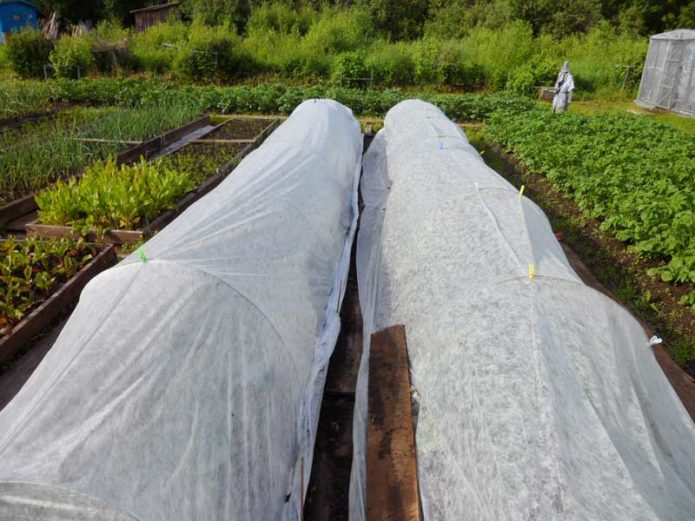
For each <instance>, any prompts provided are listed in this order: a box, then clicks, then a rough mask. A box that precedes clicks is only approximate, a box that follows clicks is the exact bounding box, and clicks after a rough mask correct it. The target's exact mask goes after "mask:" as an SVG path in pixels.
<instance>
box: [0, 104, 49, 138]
mask: <svg viewBox="0 0 695 521" xmlns="http://www.w3.org/2000/svg"><path fill="white" fill-rule="evenodd" d="M60 110H62V108H53V109H49V110H42V111H38V112H31V113H29V114H25V115H24V116H14V117H11V118H3V119H0V133H2V132H5V131H6V130H11V129H14V128H18V127H21V126H22V125H24V124H26V123H33V122H34V121H37V120H39V119H43V118H47V117H50V116H53V115H55V114H57V113H58V112H59V111H60Z"/></svg>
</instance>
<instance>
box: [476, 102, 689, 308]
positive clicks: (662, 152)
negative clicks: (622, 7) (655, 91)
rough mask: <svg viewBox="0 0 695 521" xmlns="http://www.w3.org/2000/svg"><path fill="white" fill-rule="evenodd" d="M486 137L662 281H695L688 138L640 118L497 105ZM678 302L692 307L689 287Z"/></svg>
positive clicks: (659, 124) (687, 284)
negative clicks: (650, 264) (547, 181)
mask: <svg viewBox="0 0 695 521" xmlns="http://www.w3.org/2000/svg"><path fill="white" fill-rule="evenodd" d="M486 133H487V135H488V136H489V137H490V138H491V139H492V140H493V141H496V142H498V143H501V144H503V145H504V146H505V147H506V148H507V149H508V150H509V151H511V152H512V153H513V154H514V155H515V156H516V158H517V159H519V160H520V161H521V162H522V163H523V164H524V165H525V166H526V167H528V169H529V170H530V171H532V172H536V173H539V174H542V175H545V176H546V177H548V178H549V179H550V180H551V181H552V182H553V183H554V184H555V185H556V186H557V187H558V188H559V189H560V190H561V191H563V192H564V193H565V194H567V195H568V196H569V197H570V198H571V199H573V200H574V201H575V202H576V203H577V205H578V206H579V207H580V208H581V209H582V211H584V212H585V214H586V215H587V216H589V217H592V218H596V219H598V220H600V221H601V223H602V224H601V227H602V229H603V230H604V231H606V232H608V233H610V234H612V235H613V236H614V237H616V238H617V239H619V240H620V241H624V242H626V243H628V244H629V245H630V247H631V249H632V250H633V251H635V252H638V253H639V254H640V255H642V256H644V257H646V258H648V259H651V260H653V261H655V262H656V263H658V266H657V267H654V268H652V269H650V270H649V272H650V275H658V276H660V277H661V278H662V280H664V281H667V282H671V283H674V284H685V285H686V286H685V287H686V288H688V287H689V288H693V286H692V284H693V283H695V185H694V184H693V172H695V136H693V135H692V134H687V133H684V132H681V131H679V130H676V129H674V128H672V127H670V126H667V125H664V124H661V123H658V122H656V121H653V120H651V119H649V118H646V117H638V116H633V115H630V114H601V115H591V116H582V115H576V114H565V115H563V116H562V117H557V116H556V115H553V114H550V113H548V112H544V111H539V110H533V111H529V112H509V111H499V112H497V113H495V114H493V115H492V117H491V118H490V119H489V121H488V125H487V128H486ZM681 302H682V303H683V304H688V305H693V306H695V290H692V291H687V292H684V294H683V296H682V299H681Z"/></svg>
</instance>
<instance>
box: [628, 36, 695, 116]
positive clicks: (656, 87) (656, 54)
mask: <svg viewBox="0 0 695 521" xmlns="http://www.w3.org/2000/svg"><path fill="white" fill-rule="evenodd" d="M636 102H637V104H638V105H640V106H642V107H645V108H650V109H652V108H656V107H658V108H662V109H667V110H672V111H674V112H678V113H681V114H685V115H688V116H695V30H694V29H678V30H676V31H670V32H667V33H662V34H657V35H654V36H652V37H651V40H650V42H649V52H648V54H647V61H646V63H645V64H644V72H643V73H642V81H641V83H640V89H639V95H638V96H637V100H636Z"/></svg>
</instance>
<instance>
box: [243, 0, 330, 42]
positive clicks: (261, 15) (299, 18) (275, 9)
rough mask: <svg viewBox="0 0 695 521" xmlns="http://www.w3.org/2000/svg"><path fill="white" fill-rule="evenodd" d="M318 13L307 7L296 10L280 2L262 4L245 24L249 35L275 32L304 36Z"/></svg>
mask: <svg viewBox="0 0 695 521" xmlns="http://www.w3.org/2000/svg"><path fill="white" fill-rule="evenodd" d="M317 16H318V13H317V12H316V11H315V10H313V9H311V8H310V7H308V6H301V7H300V8H299V9H296V8H295V7H294V6H291V5H289V4H285V3H281V2H272V3H266V4H263V5H261V6H259V7H257V8H256V9H254V10H253V11H252V12H251V16H250V17H249V19H248V22H247V23H246V31H247V32H249V33H259V32H261V33H262V32H275V33H280V34H297V35H299V36H304V35H305V34H306V33H307V32H309V28H310V27H311V26H312V24H313V23H314V22H315V21H316V18H317Z"/></svg>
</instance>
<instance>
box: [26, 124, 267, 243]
mask: <svg viewBox="0 0 695 521" xmlns="http://www.w3.org/2000/svg"><path fill="white" fill-rule="evenodd" d="M278 123H279V121H278V120H274V121H273V122H272V123H270V124H269V125H268V126H267V127H266V128H265V129H264V130H263V131H262V132H261V133H260V134H259V135H258V136H257V137H256V139H254V140H253V142H252V143H249V144H248V145H246V146H245V147H244V148H243V149H242V150H241V151H239V153H238V154H237V155H235V156H234V157H233V158H232V160H231V161H229V162H227V163H226V164H224V165H222V166H221V167H220V168H219V169H218V171H217V173H216V174H213V175H212V176H211V177H209V178H207V179H206V180H205V181H203V182H202V183H201V184H200V185H198V186H197V187H196V188H194V189H193V190H191V191H190V192H188V193H187V194H186V195H184V196H183V197H182V198H181V199H180V200H179V201H178V202H177V203H176V208H175V209H174V210H167V211H165V212H164V213H162V214H160V215H159V216H157V217H155V218H154V219H153V220H152V221H150V222H149V223H148V224H147V225H145V226H144V227H143V228H142V229H140V230H108V231H106V232H105V233H104V234H103V235H99V234H98V233H97V232H96V231H91V232H89V233H87V235H85V239H86V240H88V241H90V242H92V241H93V242H104V243H107V244H116V245H120V244H133V243H136V242H138V241H141V240H144V239H147V238H149V237H151V236H152V235H153V234H154V233H155V232H156V231H158V230H161V229H162V228H164V226H166V225H167V224H169V223H170V222H171V221H173V220H174V219H175V218H176V217H177V216H178V215H179V214H180V213H181V212H183V211H184V210H185V209H186V208H188V207H189V206H190V205H192V204H193V203H194V202H196V201H197V200H198V199H200V198H202V197H203V196H204V195H206V194H207V193H209V192H210V191H212V190H213V189H214V188H215V187H216V186H217V185H219V184H220V183H221V182H222V180H223V179H224V178H225V177H226V176H227V175H228V174H229V173H230V172H231V171H232V170H233V169H234V167H235V166H236V165H237V164H238V163H239V162H240V161H241V160H242V159H243V158H244V157H246V156H247V155H248V154H249V153H250V152H251V151H252V150H253V149H254V148H256V147H257V146H258V145H259V144H260V143H262V142H263V140H265V138H266V137H267V136H268V134H270V133H271V132H272V131H273V130H274V129H275V127H276V126H277V125H278ZM26 231H27V235H31V236H38V237H75V238H77V237H79V234H77V233H75V232H74V231H73V229H72V227H70V226H53V225H50V224H42V223H40V222H39V221H38V220H36V221H33V222H30V223H28V224H27V225H26Z"/></svg>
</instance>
